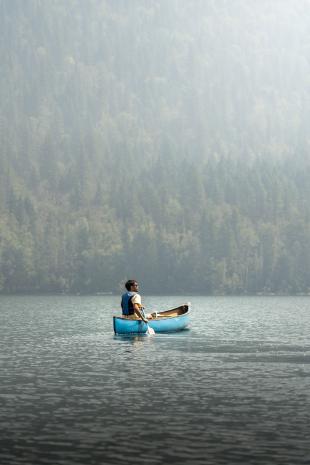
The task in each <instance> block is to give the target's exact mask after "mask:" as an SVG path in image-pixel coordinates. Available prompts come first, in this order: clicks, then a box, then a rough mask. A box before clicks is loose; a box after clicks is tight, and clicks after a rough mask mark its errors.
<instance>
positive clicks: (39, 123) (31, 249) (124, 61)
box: [0, 0, 310, 295]
mask: <svg viewBox="0 0 310 465" xmlns="http://www.w3.org/2000/svg"><path fill="white" fill-rule="evenodd" d="M309 18H310V2H309V0H299V1H298V2H296V1H294V0H282V1H278V0H272V1H269V0H268V1H267V0H260V1H259V2H257V1H256V0H234V1H226V0H216V1H215V0H186V1H183V0H169V1H166V0H130V1H128V0H87V1H83V0H66V1H65V0H50V1H44V0H27V1H24V0H0V30H1V41H0V59H1V74H0V141H1V143H0V293H3V294H15V293H77V294H83V293H105V292H113V293H114V292H120V290H121V289H122V285H123V283H124V281H125V280H126V279H129V278H134V279H137V280H139V282H140V286H141V290H142V291H143V293H149V294H174V293H179V294H202V295H215V294H217V295H218V294H231V295H233V294H310V247H309V245H310V182H309V181H310V157H309V151H310V132H309V121H310V92H309V91H310V78H309V76H310V48H309V43H310V27H309V26H310V20H309Z"/></svg>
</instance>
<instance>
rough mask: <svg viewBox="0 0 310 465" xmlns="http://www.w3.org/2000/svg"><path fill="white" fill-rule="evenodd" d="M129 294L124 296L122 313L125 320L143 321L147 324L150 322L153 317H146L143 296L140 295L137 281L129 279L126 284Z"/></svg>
mask: <svg viewBox="0 0 310 465" xmlns="http://www.w3.org/2000/svg"><path fill="white" fill-rule="evenodd" d="M125 287H126V289H127V292H125V293H124V294H123V295H122V303H121V305H122V313H123V318H128V319H130V320H143V321H144V322H145V323H147V322H148V318H152V315H145V313H144V310H143V306H142V302H141V296H140V294H139V293H138V291H139V284H138V283H137V281H136V280H135V279H129V281H127V283H126V284H125Z"/></svg>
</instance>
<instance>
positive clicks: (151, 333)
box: [147, 326, 155, 336]
mask: <svg viewBox="0 0 310 465" xmlns="http://www.w3.org/2000/svg"><path fill="white" fill-rule="evenodd" d="M147 334H148V335H149V336H154V334H155V331H154V329H153V328H150V326H148V328H147Z"/></svg>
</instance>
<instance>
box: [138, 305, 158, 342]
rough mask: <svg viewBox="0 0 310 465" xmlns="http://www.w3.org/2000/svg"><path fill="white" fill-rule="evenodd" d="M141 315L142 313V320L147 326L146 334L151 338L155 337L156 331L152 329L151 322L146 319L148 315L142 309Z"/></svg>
mask: <svg viewBox="0 0 310 465" xmlns="http://www.w3.org/2000/svg"><path fill="white" fill-rule="evenodd" d="M140 313H141V317H142V320H143V321H144V323H145V324H146V325H147V330H146V334H148V335H149V336H154V334H155V331H154V329H153V328H151V327H150V325H149V322H148V320H147V318H146V314H145V312H144V309H143V308H142V307H141V308H140ZM145 320H146V321H145Z"/></svg>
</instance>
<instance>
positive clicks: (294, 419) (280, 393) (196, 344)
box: [0, 296, 310, 465]
mask: <svg viewBox="0 0 310 465" xmlns="http://www.w3.org/2000/svg"><path fill="white" fill-rule="evenodd" d="M188 300H190V301H191V302H192V314H191V321H192V324H191V329H190V330H189V331H183V332H181V333H178V334H174V335H159V334H157V335H155V336H154V337H147V336H144V337H135V338H124V337H116V336H114V335H113V332H112V315H115V314H116V313H117V312H116V311H115V309H117V308H118V305H119V298H118V297H114V296H103V297H101V296H97V297H0V433H1V434H0V464H1V465H19V464H29V465H30V464H31V465H37V464H39V465H44V464H50V465H58V464H66V465H69V464H81V465H86V464H105V465H109V464H117V465H122V464H139V463H145V464H161V463H168V462H169V463H172V464H189V465H192V464H204V465H205V464H214V465H215V464H240V463H245V464H268V465H269V464H279V465H280V464H281V465H285V464H288V465H294V464H309V463H310V341H309V335H310V298H306V297H297V298H287V297H282V298H278V297H252V298H245V297H243V298H229V297H227V298H226V297H225V298H224V297H223V298H206V297H194V298H193V297H191V298H188V297H184V298H180V297H160V298H155V297H145V299H144V302H145V304H146V305H147V307H148V309H149V310H155V309H156V310H159V309H160V308H161V306H162V308H163V309H167V308H170V307H173V306H175V305H178V304H181V303H184V302H186V301H188Z"/></svg>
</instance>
